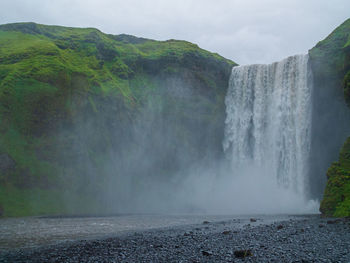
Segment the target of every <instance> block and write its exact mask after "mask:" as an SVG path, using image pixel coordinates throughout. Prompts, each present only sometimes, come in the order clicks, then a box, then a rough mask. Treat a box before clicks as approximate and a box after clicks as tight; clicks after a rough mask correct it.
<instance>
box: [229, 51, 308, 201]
mask: <svg viewBox="0 0 350 263" xmlns="http://www.w3.org/2000/svg"><path fill="white" fill-rule="evenodd" d="M311 77H312V76H311V71H310V70H309V68H308V55H296V56H292V57H288V58H286V59H284V60H282V61H280V62H276V63H273V64H269V65H248V66H239V67H234V68H233V69H232V74H231V77H230V81H229V88H228V91H227V95H226V99H225V103H226V114H227V116H226V121H225V138H224V141H223V147H224V150H225V153H226V156H227V157H228V158H229V160H230V162H231V165H232V171H233V172H235V173H244V171H248V170H249V172H250V173H254V174H253V175H252V176H253V178H258V177H259V176H263V175H264V176H267V177H269V178H270V179H272V180H274V181H275V182H276V184H277V185H278V187H279V188H281V189H288V190H291V191H293V192H294V193H296V194H297V195H304V194H305V191H306V190H307V189H306V184H307V183H306V178H307V174H308V163H309V161H308V159H309V152H310V143H311V107H312V105H311V104H312V101H311V96H312V84H311V81H310V80H311ZM252 168H254V169H252Z"/></svg>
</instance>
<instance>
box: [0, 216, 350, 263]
mask: <svg viewBox="0 0 350 263" xmlns="http://www.w3.org/2000/svg"><path fill="white" fill-rule="evenodd" d="M248 220H249V219H248ZM261 221H263V220H261V219H259V222H261ZM328 221H336V222H334V223H328V222H327V221H325V219H322V218H320V217H319V216H318V215H315V216H306V219H305V217H300V218H298V217H293V218H292V219H291V220H288V221H284V222H278V224H277V223H271V224H259V225H256V226H255V225H252V226H250V227H249V228H246V227H238V226H237V224H235V223H232V222H236V221H234V220H232V221H231V222H229V221H228V222H225V224H222V223H215V222H211V223H210V228H208V229H206V228H205V227H201V226H200V225H201V224H199V225H191V226H181V227H175V228H169V229H158V230H152V231H142V232H140V233H137V234H130V235H125V236H119V237H108V238H106V239H98V240H84V241H77V242H73V243H72V242H71V243H63V244H59V245H52V246H48V247H41V248H33V249H21V250H16V251H9V252H6V253H3V254H0V262H1V263H5V262H11V263H12V262H13V263H16V262H28V263H33V262H67V263H73V262H83V263H84V262H106V263H109V262H125V263H126V262H235V263H237V262H238V263H240V262H241V263H243V262H250V263H251V262H261V263H265V262H282V263H283V262H299V263H301V262H344V263H348V262H350V253H348V251H350V235H349V232H350V226H349V222H348V221H346V220H342V221H340V220H334V219H332V220H331V219H329V220H328ZM208 223H209V222H208ZM208 223H204V222H203V224H208ZM320 225H322V227H320ZM198 228H200V230H201V231H200V232H198ZM280 229H283V231H280ZM196 230H197V232H194V231H196ZM184 233H185V234H184ZM194 233H195V234H194ZM225 233H227V234H225Z"/></svg>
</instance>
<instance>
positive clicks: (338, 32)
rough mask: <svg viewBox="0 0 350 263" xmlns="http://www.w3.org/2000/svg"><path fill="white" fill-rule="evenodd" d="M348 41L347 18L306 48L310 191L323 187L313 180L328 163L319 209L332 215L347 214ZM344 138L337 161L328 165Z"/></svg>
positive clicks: (349, 24)
mask: <svg viewBox="0 0 350 263" xmlns="http://www.w3.org/2000/svg"><path fill="white" fill-rule="evenodd" d="M349 41H350V20H347V21H345V22H344V23H343V24H342V25H340V26H339V27H338V28H337V29H335V30H334V31H333V32H332V33H331V34H330V35H329V36H328V37H327V38H326V39H325V40H323V41H321V42H319V43H318V44H317V45H316V46H315V47H314V48H313V49H311V50H310V58H311V66H312V69H313V72H314V85H315V88H314V91H315V94H314V109H313V112H314V113H313V114H314V116H313V120H314V121H313V124H312V125H313V145H312V149H313V150H312V152H313V154H312V160H311V164H312V166H313V167H312V170H313V171H314V174H313V175H312V176H311V178H314V179H313V180H312V181H311V184H312V185H314V187H312V190H313V191H314V192H317V191H319V189H323V183H321V184H319V182H317V181H316V180H318V178H320V176H319V174H325V171H326V169H327V166H328V167H329V166H330V168H329V169H328V171H327V178H328V181H327V186H326V190H325V192H324V197H323V200H322V202H321V207H320V211H321V212H322V213H323V214H325V215H333V216H349V215H350V210H349V207H350V206H349V204H350V203H349V202H350V188H349V187H350V179H349V178H350V177H349V172H350V166H349V165H348V163H349V162H350V147H349V144H350V141H349V139H347V140H346V137H347V136H348V135H349V133H350V129H349V128H350V126H349V125H350V119H349V118H350V112H349V109H348V108H347V107H346V106H345V105H346V104H348V105H350V93H349V79H350V78H349V76H350V49H349V46H350V42H349ZM344 98H345V99H344ZM345 140H346V142H345V144H344V146H343V148H342V150H341V153H340V157H339V162H334V163H332V164H331V162H333V161H334V160H335V159H336V158H337V155H338V153H339V150H340V148H341V145H342V144H343V143H344V141H345ZM316 185H318V186H319V187H315V186H316ZM318 188H319V189H318Z"/></svg>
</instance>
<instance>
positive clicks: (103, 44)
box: [0, 23, 235, 216]
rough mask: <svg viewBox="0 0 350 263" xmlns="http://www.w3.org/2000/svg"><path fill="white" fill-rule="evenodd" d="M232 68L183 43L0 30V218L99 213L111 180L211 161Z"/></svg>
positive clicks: (31, 28) (86, 32)
mask: <svg viewBox="0 0 350 263" xmlns="http://www.w3.org/2000/svg"><path fill="white" fill-rule="evenodd" d="M234 65H235V63H234V62H232V61H230V60H227V59H224V58H223V57H221V56H219V55H218V54H214V53H210V52H208V51H205V50H203V49H200V48H199V47H198V46H197V45H195V44H192V43H189V42H185V41H178V40H168V41H154V40H149V39H143V38H137V37H134V36H129V35H108V34H104V33H102V32H100V31H99V30H97V29H94V28H68V27H60V26H46V25H39V24H35V23H18V24H6V25H1V26H0V215H4V216H23V215H37V214H57V213H94V212H101V211H102V212H111V211H110V210H108V209H109V208H108V209H107V205H106V203H105V202H106V200H105V199H106V198H105V195H103V197H102V195H101V196H100V193H101V191H104V190H103V189H105V188H106V185H109V184H110V182H111V180H112V181H113V180H114V179H113V178H124V177H128V176H130V178H132V179H131V180H136V181H137V180H138V179H137V178H139V177H140V175H141V174H149V175H150V176H159V177H161V178H167V177H171V176H173V175H174V174H176V173H178V172H179V170H181V169H183V168H184V167H187V166H189V163H191V162H201V161H204V160H205V158H207V157H208V155H215V156H219V155H220V154H222V153H221V152H222V150H221V147H220V145H221V140H222V136H223V123H224V121H223V118H224V110H225V108H224V96H225V93H226V88H227V83H228V78H229V75H230V71H231V68H232V66H234ZM150 123H152V125H150ZM152 127H157V129H155V128H152ZM141 131H142V132H141ZM196 131H202V132H201V133H200V134H198V133H196ZM160 138H161V139H160ZM170 138H171V140H173V141H172V142H171V143H169V140H170ZM167 141H168V143H167ZM141 144H142V147H141ZM160 150H162V153H163V154H162V155H161V156H160V157H157V158H158V159H155V158H156V157H155V154H152V153H156V152H157V151H160ZM145 154H149V155H150V156H152V158H151V160H149V162H148V163H147V164H143V163H142V162H140V160H142V158H141V156H143V155H145ZM131 162H134V164H135V163H138V165H133V164H131ZM135 166H137V169H136V168H135ZM113 182H114V181H113ZM140 183H142V182H135V183H134V184H133V185H137V184H140ZM135 187H137V186H135ZM112 193H113V191H112V190H111V191H110V193H109V192H108V194H112ZM67 200H69V201H68V202H67ZM122 202H123V201H122V200H120V203H122ZM67 203H68V205H67ZM72 204H74V205H72ZM113 207H117V208H118V207H119V203H118V202H117V204H115V205H114V206H113ZM112 212H113V211H112Z"/></svg>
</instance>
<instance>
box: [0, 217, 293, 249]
mask: <svg viewBox="0 0 350 263" xmlns="http://www.w3.org/2000/svg"><path fill="white" fill-rule="evenodd" d="M251 217H254V216H233V215H219V216H214V215H154V214H152V215H139V214H138V215H119V216H110V217H24V218H3V219H0V252H5V251H10V250H15V249H20V248H35V247H38V246H47V245H54V244H57V243H60V242H67V241H77V240H82V239H93V238H102V237H108V236H117V235H122V234H128V233H131V232H136V231H143V230H150V229H157V228H169V227H176V226H183V225H192V224H201V223H202V222H203V221H210V222H222V221H233V222H234V223H236V224H237V227H240V226H242V225H244V224H247V223H249V218H251ZM255 218H259V223H270V222H273V221H282V220H288V219H289V218H290V217H289V216H286V215H278V216H276V215H275V216H272V215H271V216H255Z"/></svg>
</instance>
